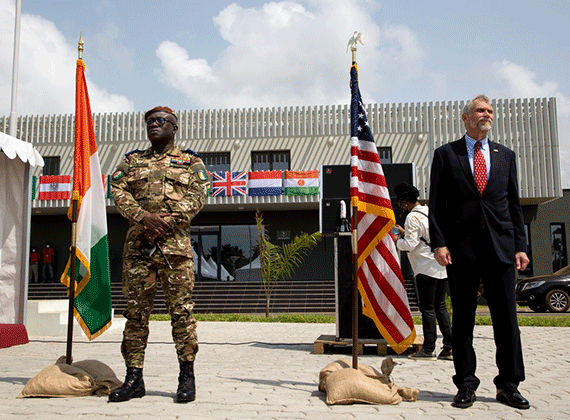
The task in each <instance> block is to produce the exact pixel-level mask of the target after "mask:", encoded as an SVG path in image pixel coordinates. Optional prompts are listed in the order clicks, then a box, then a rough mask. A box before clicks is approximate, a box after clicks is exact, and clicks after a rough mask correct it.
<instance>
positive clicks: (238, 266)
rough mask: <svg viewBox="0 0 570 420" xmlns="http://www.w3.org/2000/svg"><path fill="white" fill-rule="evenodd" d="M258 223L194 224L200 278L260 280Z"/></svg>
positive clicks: (195, 262)
mask: <svg viewBox="0 0 570 420" xmlns="http://www.w3.org/2000/svg"><path fill="white" fill-rule="evenodd" d="M256 244H257V226H256V225H226V226H193V227H192V248H193V250H194V272H195V275H196V279H197V281H202V280H206V281H259V280H261V269H260V266H259V260H258V259H257V246H256Z"/></svg>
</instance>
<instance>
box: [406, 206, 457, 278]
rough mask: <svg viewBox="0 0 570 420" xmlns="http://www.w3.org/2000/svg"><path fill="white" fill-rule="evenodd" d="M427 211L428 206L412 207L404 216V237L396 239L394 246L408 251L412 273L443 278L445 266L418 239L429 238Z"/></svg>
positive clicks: (445, 272) (445, 273)
mask: <svg viewBox="0 0 570 420" xmlns="http://www.w3.org/2000/svg"><path fill="white" fill-rule="evenodd" d="M414 210H417V211H414ZM428 211H429V210H428V206H421V205H418V206H416V207H414V208H413V209H412V211H411V212H410V213H409V214H408V215H407V216H406V222H405V224H404V231H405V232H404V237H403V238H400V239H398V240H397V241H396V247H397V248H398V249H399V250H400V251H408V259H409V260H410V264H411V265H412V270H414V275H418V274H424V275H426V276H429V277H434V278H436V279H444V278H446V277H447V271H446V269H445V267H444V266H441V265H439V263H438V262H437V261H436V260H435V258H434V256H433V252H431V249H430V247H429V246H428V244H426V243H425V242H424V241H422V240H421V239H420V238H424V239H425V240H426V241H428V242H429V240H430V239H429V224H428V218H427V217H426V216H425V215H427V214H428ZM420 212H421V213H420ZM422 213H423V214H422Z"/></svg>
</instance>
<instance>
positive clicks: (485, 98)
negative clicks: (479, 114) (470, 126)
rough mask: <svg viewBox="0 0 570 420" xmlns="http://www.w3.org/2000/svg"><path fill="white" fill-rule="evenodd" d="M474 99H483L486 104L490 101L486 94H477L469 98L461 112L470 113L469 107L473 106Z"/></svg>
mask: <svg viewBox="0 0 570 420" xmlns="http://www.w3.org/2000/svg"><path fill="white" fill-rule="evenodd" d="M475 101H483V102H487V103H488V104H490V103H491V101H490V100H489V98H488V97H487V96H485V95H477V96H475V97H474V98H473V99H470V100H468V101H467V103H466V104H465V106H464V107H463V113H464V114H470V113H471V108H473V102H475Z"/></svg>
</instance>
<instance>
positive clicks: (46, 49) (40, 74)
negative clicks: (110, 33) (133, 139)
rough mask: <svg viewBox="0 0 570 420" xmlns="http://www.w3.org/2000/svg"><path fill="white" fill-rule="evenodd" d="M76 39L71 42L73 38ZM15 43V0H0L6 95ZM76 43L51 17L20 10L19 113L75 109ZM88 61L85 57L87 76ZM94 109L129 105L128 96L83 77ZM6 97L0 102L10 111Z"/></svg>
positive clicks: (0, 109) (0, 111)
mask: <svg viewBox="0 0 570 420" xmlns="http://www.w3.org/2000/svg"><path fill="white" fill-rule="evenodd" d="M75 45H76V44H75ZM13 46H14V2H13V1H9V0H0V95H2V97H3V98H10V97H11V90H12V57H13ZM76 59H77V48H76V46H74V45H73V44H70V43H69V42H67V40H66V39H65V37H64V36H63V34H62V33H61V32H60V31H59V30H58V28H57V27H56V26H55V25H54V24H53V23H52V22H50V21H48V20H46V19H44V18H42V17H40V16H36V15H30V14H26V13H22V16H21V30H20V61H19V75H18V91H17V93H18V95H17V100H16V111H17V114H18V115H33V114H59V113H62V114H67V113H69V114H71V113H74V112H75V68H76V64H75V62H76ZM88 75H89V63H87V76H88ZM87 84H88V88H89V96H90V100H91V108H92V110H93V112H115V111H130V110H133V108H134V105H133V102H132V101H130V100H129V99H128V98H126V97H124V96H120V95H114V94H110V93H109V92H107V91H105V90H104V89H101V88H100V87H99V86H98V85H97V84H95V83H94V82H92V81H91V80H89V78H88V80H87ZM9 113H10V100H7V99H5V100H3V101H1V102H0V115H6V116H7V115H9Z"/></svg>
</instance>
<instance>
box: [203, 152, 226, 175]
mask: <svg viewBox="0 0 570 420" xmlns="http://www.w3.org/2000/svg"><path fill="white" fill-rule="evenodd" d="M200 155H201V156H202V161H204V165H206V169H208V171H210V172H218V171H220V172H229V171H230V152H218V153H210V152H206V153H200Z"/></svg>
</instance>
